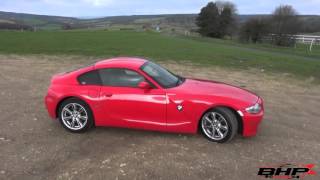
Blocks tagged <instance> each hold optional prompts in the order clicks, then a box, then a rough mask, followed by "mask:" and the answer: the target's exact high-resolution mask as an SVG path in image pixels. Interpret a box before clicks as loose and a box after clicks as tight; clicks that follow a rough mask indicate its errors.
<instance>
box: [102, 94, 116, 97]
mask: <svg viewBox="0 0 320 180" xmlns="http://www.w3.org/2000/svg"><path fill="white" fill-rule="evenodd" d="M102 96H103V97H111V96H113V94H112V93H103V94H102Z"/></svg>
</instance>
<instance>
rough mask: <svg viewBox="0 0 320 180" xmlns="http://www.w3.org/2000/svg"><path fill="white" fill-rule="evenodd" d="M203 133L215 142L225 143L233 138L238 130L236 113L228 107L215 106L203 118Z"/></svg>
mask: <svg viewBox="0 0 320 180" xmlns="http://www.w3.org/2000/svg"><path fill="white" fill-rule="evenodd" d="M200 127H201V131H202V133H203V135H204V136H205V137H206V138H207V139H209V140H210V141H213V142H218V143H224V142H228V141H230V140H232V138H233V137H234V136H235V134H236V133H237V130H238V121H237V117H236V116H235V114H234V113H233V112H232V111H231V110H230V109H228V108H223V107H219V108H215V109H213V110H210V111H208V112H207V113H205V114H204V115H203V117H202V118H201V123H200Z"/></svg>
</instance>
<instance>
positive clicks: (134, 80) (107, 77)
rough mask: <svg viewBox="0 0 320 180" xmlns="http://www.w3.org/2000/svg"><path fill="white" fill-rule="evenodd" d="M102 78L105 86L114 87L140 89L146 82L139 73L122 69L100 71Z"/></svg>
mask: <svg viewBox="0 0 320 180" xmlns="http://www.w3.org/2000/svg"><path fill="white" fill-rule="evenodd" d="M99 72H100V77H101V81H102V84H103V85H104V86H114V87H138V84H139V83H140V82H142V81H145V79H144V77H143V76H141V75H140V74H139V73H137V72H135V71H132V70H128V69H121V68H109V69H100V71H99Z"/></svg>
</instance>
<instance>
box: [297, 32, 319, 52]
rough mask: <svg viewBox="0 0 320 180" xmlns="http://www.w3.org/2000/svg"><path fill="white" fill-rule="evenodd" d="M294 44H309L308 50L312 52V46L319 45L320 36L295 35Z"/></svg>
mask: <svg viewBox="0 0 320 180" xmlns="http://www.w3.org/2000/svg"><path fill="white" fill-rule="evenodd" d="M294 39H295V40H296V43H301V44H308V45H309V44H310V47H309V50H310V51H312V48H313V46H314V45H320V36H311V35H295V36H294Z"/></svg>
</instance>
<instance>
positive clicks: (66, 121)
mask: <svg viewBox="0 0 320 180" xmlns="http://www.w3.org/2000/svg"><path fill="white" fill-rule="evenodd" d="M59 120H60V122H61V124H62V126H63V127H64V128H65V129H67V130H69V131H71V132H75V133H77V132H84V131H86V130H88V129H90V128H91V127H92V126H93V116H92V112H91V109H90V108H89V106H88V105H87V104H86V103H84V102H83V101H81V100H79V99H76V98H70V99H67V100H65V101H63V102H62V103H61V105H60V107H59Z"/></svg>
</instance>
